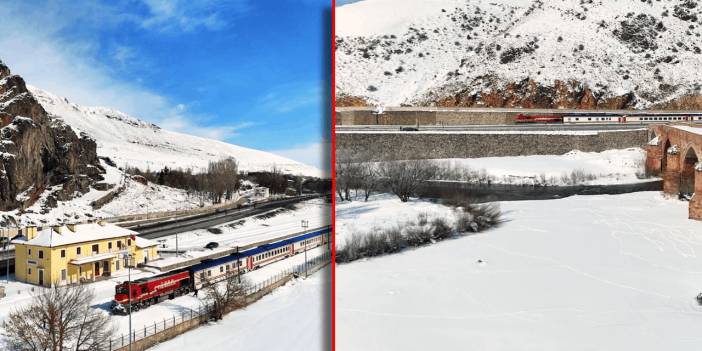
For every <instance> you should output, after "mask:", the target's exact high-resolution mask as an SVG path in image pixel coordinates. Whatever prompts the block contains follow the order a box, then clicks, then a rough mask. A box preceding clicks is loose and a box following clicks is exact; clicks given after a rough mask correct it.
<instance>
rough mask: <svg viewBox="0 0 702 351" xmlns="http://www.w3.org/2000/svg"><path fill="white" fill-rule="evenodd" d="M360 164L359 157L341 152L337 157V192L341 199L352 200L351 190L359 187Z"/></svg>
mask: <svg viewBox="0 0 702 351" xmlns="http://www.w3.org/2000/svg"><path fill="white" fill-rule="evenodd" d="M359 178H360V166H359V162H358V160H357V157H353V156H351V155H349V154H346V153H339V154H337V157H336V193H337V195H339V198H341V200H346V201H351V190H352V189H358V181H359Z"/></svg>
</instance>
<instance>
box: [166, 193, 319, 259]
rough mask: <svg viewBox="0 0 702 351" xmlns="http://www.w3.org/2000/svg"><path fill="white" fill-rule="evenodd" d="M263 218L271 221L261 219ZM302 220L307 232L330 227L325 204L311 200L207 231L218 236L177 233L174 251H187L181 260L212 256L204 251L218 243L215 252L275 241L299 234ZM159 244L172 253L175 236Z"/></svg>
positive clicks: (206, 231) (197, 231)
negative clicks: (206, 247)
mask: <svg viewBox="0 0 702 351" xmlns="http://www.w3.org/2000/svg"><path fill="white" fill-rule="evenodd" d="M266 216H272V217H270V218H265V217H266ZM303 219H304V220H307V221H308V224H309V225H308V227H307V229H314V228H319V227H324V226H328V225H331V204H329V203H326V202H325V201H324V199H313V200H309V201H304V202H301V203H298V204H296V205H295V207H294V209H286V210H279V209H274V210H271V211H268V212H264V213H262V214H259V215H256V216H253V217H247V218H244V219H241V220H236V221H233V222H228V223H224V224H220V225H217V226H214V227H212V228H209V229H216V230H217V229H218V230H220V231H221V234H214V233H212V232H210V231H209V230H207V229H199V230H194V231H189V232H185V233H180V234H178V238H177V239H178V250H179V251H187V252H185V253H184V255H182V256H181V257H198V256H202V255H204V254H210V253H212V252H213V251H212V250H209V249H205V248H204V247H205V245H207V244H208V243H210V242H217V243H219V247H218V248H217V249H215V250H225V249H227V248H231V247H235V246H243V245H246V244H249V243H252V242H258V241H262V240H266V239H271V238H277V237H280V236H281V235H284V234H292V233H296V232H301V231H302V230H303V228H302V227H301V221H302V220H303ZM159 241H160V242H161V243H162V244H163V245H165V248H168V249H175V247H176V236H175V235H171V236H167V237H164V238H160V239H159ZM169 260H170V259H169Z"/></svg>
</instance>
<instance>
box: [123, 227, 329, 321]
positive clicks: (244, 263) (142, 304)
mask: <svg viewBox="0 0 702 351" xmlns="http://www.w3.org/2000/svg"><path fill="white" fill-rule="evenodd" d="M330 235H331V227H330V226H327V227H323V228H321V229H318V230H314V231H310V232H307V233H304V234H301V235H298V236H294V237H292V238H288V239H284V240H281V241H277V242H273V243H268V244H263V245H260V246H257V247H254V248H250V249H247V250H244V251H241V252H238V253H232V254H230V255H227V256H224V257H219V258H216V259H206V260H203V261H201V262H200V263H197V264H195V265H192V266H190V267H187V268H182V269H178V270H175V271H171V272H167V273H163V274H159V275H156V276H153V277H148V278H142V279H139V280H134V281H132V282H131V305H132V307H131V310H132V311H138V310H140V309H142V308H146V307H149V306H151V305H153V304H156V303H159V302H161V301H163V300H166V299H173V298H175V297H177V296H181V295H185V294H188V293H190V292H197V290H199V289H201V288H202V287H203V286H205V284H208V283H214V282H218V281H222V280H224V279H225V278H226V277H227V275H228V274H230V273H233V272H234V271H236V272H237V273H238V274H243V273H245V272H247V271H251V270H255V269H258V268H260V267H262V266H265V265H268V264H271V263H273V262H276V261H279V260H282V259H285V258H288V257H290V256H293V255H296V254H298V253H301V252H304V251H305V250H310V249H313V248H315V247H319V246H322V245H324V244H327V243H329V240H330ZM129 286H130V283H129V282H122V283H120V284H118V285H117V286H116V287H115V298H114V300H113V301H112V313H114V314H127V313H129V308H128V304H129V299H130V296H129Z"/></svg>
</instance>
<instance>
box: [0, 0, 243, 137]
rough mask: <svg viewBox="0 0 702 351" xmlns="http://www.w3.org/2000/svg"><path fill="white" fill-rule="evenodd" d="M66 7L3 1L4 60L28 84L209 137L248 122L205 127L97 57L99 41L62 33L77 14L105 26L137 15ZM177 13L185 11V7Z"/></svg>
mask: <svg viewBox="0 0 702 351" xmlns="http://www.w3.org/2000/svg"><path fill="white" fill-rule="evenodd" d="M67 7H68V8H69V9H72V10H70V11H69V9H67V8H65V7H60V6H59V7H57V8H54V7H53V6H52V5H51V4H47V5H46V8H45V9H44V11H41V12H40V13H39V14H37V15H34V14H31V13H30V12H29V11H27V10H28V8H26V7H24V5H23V4H22V3H13V4H5V3H3V4H2V6H0V18H2V21H0V33H3V35H2V36H0V60H2V61H4V62H5V63H6V64H7V65H8V66H9V67H10V70H11V71H12V72H13V73H15V74H19V75H21V76H22V77H23V78H24V79H25V80H26V81H27V83H29V84H31V85H34V86H36V87H39V88H41V89H44V90H47V91H49V92H52V93H54V94H57V95H61V96H65V97H67V98H68V99H69V100H71V101H74V102H76V103H78V104H81V105H84V106H107V107H112V108H116V109H119V110H121V111H124V112H126V113H128V114H130V115H133V116H135V117H137V118H140V119H144V120H148V121H150V122H153V123H156V124H159V125H161V126H163V127H164V128H166V129H170V130H175V131H180V132H184V133H188V134H195V135H199V136H203V137H208V138H215V139H220V140H222V139H226V138H228V137H232V136H235V135H237V132H238V131H239V130H240V129H242V128H246V127H247V126H250V123H242V124H238V125H224V126H219V125H218V126H204V125H202V124H203V122H204V121H207V120H208V118H207V116H195V115H193V114H191V113H189V112H188V111H187V105H186V104H184V103H182V102H175V101H171V100H170V99H168V98H167V97H165V96H163V95H161V94H158V93H156V92H154V91H151V90H149V89H146V88H144V87H142V86H140V85H138V83H135V82H131V81H126V80H121V79H119V77H118V76H117V75H114V74H113V72H114V68H112V67H109V66H107V65H105V64H103V63H102V62H99V61H98V60H96V59H95V58H96V57H97V52H98V49H99V43H98V42H97V41H95V40H94V39H92V38H90V37H88V38H85V39H83V40H74V41H70V42H69V41H66V40H63V39H62V37H61V35H60V33H61V31H62V30H63V29H65V28H66V26H68V25H69V22H70V21H74V20H78V19H80V20H88V21H91V22H90V23H91V24H94V23H93V22H92V21H95V22H96V23H97V22H100V24H102V25H116V24H119V23H122V24H124V23H125V22H133V21H137V20H138V19H136V18H135V17H134V16H131V15H128V14H121V13H116V12H114V11H112V10H113V9H112V8H110V7H105V6H102V7H101V5H98V4H97V3H93V2H89V3H88V4H85V6H84V7H71V4H68V6H67ZM163 11H166V10H162V12H163ZM178 11H180V12H178ZM164 13H167V11H166V12H164ZM175 13H182V10H177V11H176V12H175ZM186 13H187V11H186ZM110 53H111V59H112V60H114V61H115V62H119V63H123V64H128V62H129V61H130V60H131V61H134V60H139V58H138V57H137V56H138V55H137V54H136V53H135V52H134V51H133V49H131V48H129V47H127V46H119V45H115V46H114V47H112V51H110ZM198 122H199V123H198Z"/></svg>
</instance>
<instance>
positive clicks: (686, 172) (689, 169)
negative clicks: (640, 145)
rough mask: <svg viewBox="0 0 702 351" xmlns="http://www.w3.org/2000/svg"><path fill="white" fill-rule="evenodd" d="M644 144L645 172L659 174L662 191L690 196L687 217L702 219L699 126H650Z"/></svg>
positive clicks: (701, 169) (701, 131) (700, 129)
mask: <svg viewBox="0 0 702 351" xmlns="http://www.w3.org/2000/svg"><path fill="white" fill-rule="evenodd" d="M649 140H650V141H649V142H648V144H647V145H646V171H647V172H648V173H649V174H653V175H659V176H661V175H662V177H663V191H664V192H665V193H667V194H671V195H676V196H686V197H690V196H691V199H690V204H689V218H691V219H697V220H702V162H700V161H702V128H696V127H691V126H688V125H653V126H650V127H649Z"/></svg>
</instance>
